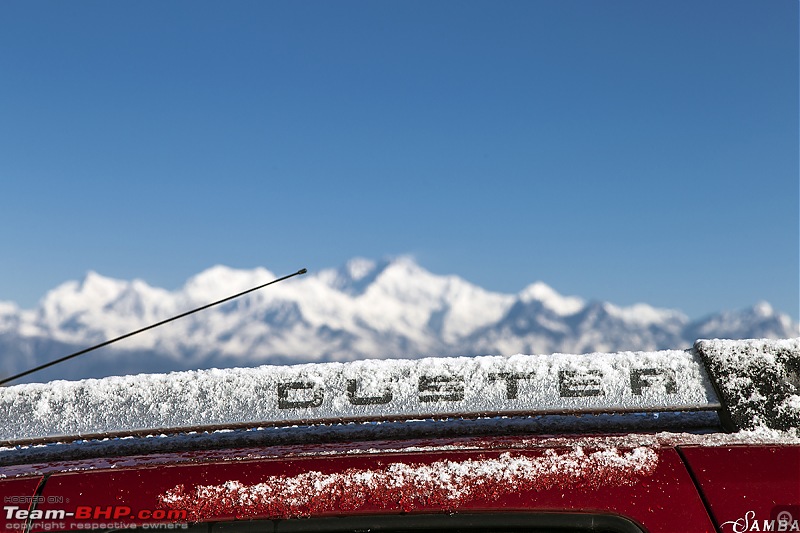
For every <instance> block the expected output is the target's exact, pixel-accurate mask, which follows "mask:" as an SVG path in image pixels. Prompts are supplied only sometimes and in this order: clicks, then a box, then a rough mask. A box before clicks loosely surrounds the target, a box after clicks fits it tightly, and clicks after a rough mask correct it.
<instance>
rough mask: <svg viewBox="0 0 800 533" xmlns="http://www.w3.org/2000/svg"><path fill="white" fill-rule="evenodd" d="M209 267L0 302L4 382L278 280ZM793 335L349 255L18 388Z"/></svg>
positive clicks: (739, 316)
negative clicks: (224, 370) (178, 277)
mask: <svg viewBox="0 0 800 533" xmlns="http://www.w3.org/2000/svg"><path fill="white" fill-rule="evenodd" d="M276 277H277V276H275V275H274V274H273V273H271V272H269V271H268V270H266V269H263V268H258V269H254V270H236V269H231V268H228V267H224V266H215V267H213V268H210V269H208V270H206V271H204V272H201V273H200V274H198V275H196V276H194V277H193V278H191V279H189V281H188V282H187V283H186V284H185V285H184V286H183V287H182V288H181V289H179V290H177V291H167V290H164V289H160V288H156V287H151V286H149V285H148V284H146V283H144V282H143V281H140V280H134V281H122V280H115V279H110V278H106V277H103V276H101V275H99V274H96V273H94V272H90V273H89V274H87V276H86V277H85V278H84V279H83V280H82V281H80V282H78V281H70V282H67V283H64V284H62V285H61V286H59V287H57V288H55V289H53V290H52V291H50V292H49V293H48V294H47V295H46V296H45V297H44V298H43V299H42V301H41V302H40V304H39V306H38V307H37V308H36V309H33V310H21V309H19V308H18V306H16V305H15V304H13V303H10V302H0V376H4V375H9V374H12V373H16V372H20V371H22V370H25V369H27V368H31V367H33V366H36V365H39V364H42V363H44V362H48V361H50V360H52V359H55V358H57V357H60V356H63V355H66V354H68V353H71V352H73V351H76V350H78V349H81V348H85V347H88V346H91V345H93V344H97V343H100V342H102V341H105V340H108V339H111V338H115V337H118V336H120V335H123V334H126V333H128V332H130V331H133V330H135V329H138V328H142V327H145V326H148V325H150V324H153V323H155V322H158V321H160V320H164V319H166V318H169V317H171V316H174V315H177V314H179V313H182V312H185V311H188V310H190V309H193V308H196V307H199V306H201V305H205V304H208V303H210V302H213V301H216V300H219V299H222V298H224V297H227V296H229V295H231V294H235V293H237V292H240V291H244V290H247V289H250V288H252V287H255V286H258V285H261V284H263V283H266V282H267V281H270V280H271V279H274V278H276ZM797 335H798V325H797V324H795V323H793V322H792V321H791V320H790V318H789V317H788V316H787V315H782V314H779V313H776V312H775V311H773V310H772V308H771V307H770V306H769V304H766V303H759V304H757V305H755V306H754V307H752V308H750V309H745V310H742V311H736V312H723V313H719V314H715V315H712V316H709V317H706V318H704V319H702V320H697V321H691V320H689V319H688V318H687V317H686V316H685V315H684V314H683V313H681V312H679V311H675V310H666V309H657V308H654V307H651V306H649V305H646V304H637V305H634V306H631V307H618V306H615V305H612V304H610V303H606V302H591V301H590V302H587V301H584V300H582V299H580V298H577V297H573V296H562V295H560V294H559V293H557V292H556V291H555V290H553V289H552V288H550V287H548V286H547V285H546V284H544V283H542V282H536V283H534V284H532V285H530V286H528V287H527V288H525V289H524V290H523V291H521V292H520V293H519V294H500V293H494V292H490V291H487V290H484V289H482V288H481V287H478V286H476V285H473V284H471V283H469V282H467V281H465V280H463V279H461V278H459V277H457V276H439V275H435V274H432V273H430V272H428V271H426V270H425V269H423V268H421V267H420V266H419V265H417V264H416V263H415V262H414V261H413V260H412V259H410V258H398V259H390V260H388V259H387V260H383V261H371V260H367V259H353V260H351V261H349V262H348V263H347V264H346V265H344V266H343V267H341V268H339V269H328V270H322V271H320V272H317V273H311V274H307V275H305V276H300V277H297V278H294V279H292V280H289V281H286V282H283V283H279V284H276V285H273V286H270V287H269V288H267V289H264V290H262V291H257V292H254V293H251V294H249V295H247V296H245V297H242V298H239V299H236V300H233V301H231V302H228V303H226V304H223V305H221V306H219V307H215V308H212V309H209V310H207V311H203V312H201V313H197V314H194V315H191V316H188V317H186V318H182V319H180V320H177V321H175V322H171V323H169V324H167V325H165V326H162V327H160V328H156V329H153V330H150V331H148V332H146V333H143V334H141V335H137V336H134V337H131V338H129V339H126V340H124V341H121V342H120V343H117V344H115V345H114V346H113V347H108V348H103V349H101V350H98V351H96V352H93V353H91V354H87V355H85V356H83V357H82V358H77V359H74V360H72V361H69V362H66V363H64V364H62V365H59V366H56V367H51V368H50V369H48V370H46V371H43V372H41V373H38V374H35V375H32V376H30V378H28V379H26V380H21V382H24V381H43V380H49V379H57V378H66V379H77V378H83V377H99V376H105V375H114V374H129V373H138V372H163V371H169V370H185V369H190V368H210V367H214V366H226V367H227V366H253V365H259V364H265V363H295V362H298V363H299V362H313V361H345V360H352V359H361V358H388V357H403V358H413V357H421V356H433V355H441V356H454V355H483V354H508V355H510V354H516V353H526V354H537V353H554V352H567V353H586V352H593V351H621V350H656V349H665V348H685V347H689V346H691V345H692V343H693V342H694V341H695V340H696V339H698V338H715V337H721V338H733V339H736V338H785V337H795V336H797Z"/></svg>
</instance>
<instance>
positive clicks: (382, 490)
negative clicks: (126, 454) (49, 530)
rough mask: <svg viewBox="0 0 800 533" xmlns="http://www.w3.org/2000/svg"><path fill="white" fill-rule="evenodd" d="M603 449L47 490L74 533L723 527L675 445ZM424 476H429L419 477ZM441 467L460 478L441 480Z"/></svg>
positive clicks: (433, 456)
mask: <svg viewBox="0 0 800 533" xmlns="http://www.w3.org/2000/svg"><path fill="white" fill-rule="evenodd" d="M565 440H568V439H565ZM582 442H585V439H583V441H582ZM599 452H601V450H598V449H591V448H589V447H586V448H581V449H578V448H576V447H568V446H561V447H550V448H542V447H539V448H536V447H531V448H529V449H520V448H519V447H504V446H498V447H493V448H492V449H483V450H480V449H472V450H449V449H445V450H442V449H439V450H437V451H434V450H428V451H417V452H414V453H409V452H398V451H382V452H381V451H376V452H374V453H369V454H350V455H348V454H325V455H311V456H307V457H281V458H278V457H272V458H269V457H267V458H260V459H245V460H239V461H236V460H231V459H232V458H231V457H230V456H229V457H227V459H226V460H225V461H219V459H217V462H211V463H208V462H201V463H195V464H193V463H185V462H183V463H176V464H170V463H163V464H160V465H152V466H148V467H133V468H126V467H123V468H118V469H101V470H95V471H84V472H74V473H68V472H67V473H55V474H53V475H51V476H50V478H49V479H48V481H47V483H46V486H45V490H44V492H43V495H44V496H45V497H52V498H53V499H55V500H58V499H59V498H63V499H66V498H69V501H70V503H71V505H72V507H73V508H72V510H73V512H76V514H77V515H79V516H76V517H73V518H72V519H71V522H70V521H67V523H66V525H65V530H74V529H75V528H77V525H73V524H78V523H82V524H83V525H85V524H87V523H106V524H108V523H111V524H112V525H116V526H119V525H120V524H143V523H149V522H154V521H161V520H162V519H161V518H160V517H162V516H163V517H164V518H163V520H164V521H173V522H174V521H178V522H180V521H181V518H180V516H178V515H173V516H172V519H171V520H170V518H169V516H168V515H167V514H166V513H169V512H170V511H178V512H183V511H185V512H186V519H188V520H191V521H194V520H202V521H220V520H231V519H250V518H278V517H281V518H285V517H290V516H335V515H342V514H393V513H401V512H414V513H416V512H426V513H430V512H493V513H497V512H512V511H551V512H552V511H562V512H597V513H610V514H617V515H622V516H625V517H628V518H630V519H631V520H633V521H635V522H637V523H639V524H642V525H643V526H644V527H645V528H646V530H647V531H650V532H653V533H655V532H676V531H680V532H684V533H693V532H709V533H710V532H713V531H714V527H713V525H712V524H711V522H710V520H709V518H708V516H707V513H706V510H705V508H704V506H703V504H702V501H701V499H700V497H699V494H698V492H697V490H696V488H695V486H694V484H693V482H692V480H691V477H690V476H689V474H688V473H687V471H686V468H685V466H684V464H683V462H682V460H681V458H680V456H679V455H678V453H677V452H676V451H675V450H674V449H672V448H669V447H664V448H647V449H639V451H634V450H631V449H619V450H616V449H614V450H611V451H609V450H606V452H605V454H603V453H599ZM593 454H596V455H593ZM616 457H618V458H619V459H616ZM642 458H643V459H644V461H643V463H642V464H639V463H638V462H637V460H638V459H642ZM202 460H203V459H202V458H201V457H199V456H196V457H195V461H202ZM497 465H500V467H501V468H502V470H501V474H500V475H499V477H498V474H497V472H496V471H493V470H492V468H490V467H495V466H497ZM520 465H522V467H520ZM637 465H638V466H637ZM518 468H522V470H515V469H518ZM526 468H527V470H525V469H526ZM420 472H424V473H425V475H424V476H422V477H420V475H419V473H420ZM437 472H450V474H452V475H454V476H455V477H451V478H446V477H437V476H436V473H437ZM370 476H372V477H373V479H372V481H373V482H372V483H369V482H368V481H369V479H368V478H370ZM431 476H433V477H431ZM376 479H377V483H374V481H375V480H376ZM448 483H449V484H448ZM376 487H377V488H376ZM198 496H199V497H198ZM48 506H50V507H48ZM51 507H52V508H55V507H54V506H51V505H50V504H48V503H47V502H42V504H41V505H40V509H42V510H46V509H48V508H51ZM78 508H80V511H77V509H78ZM156 511H158V513H156ZM142 513H143V514H142ZM87 516H88V517H87ZM153 517H158V518H159V520H153ZM184 520H185V519H184Z"/></svg>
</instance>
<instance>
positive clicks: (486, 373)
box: [0, 350, 718, 440]
mask: <svg viewBox="0 0 800 533" xmlns="http://www.w3.org/2000/svg"><path fill="white" fill-rule="evenodd" d="M717 404H718V401H717V399H716V397H715V394H714V392H713V387H712V385H711V383H710V381H709V379H708V376H707V375H706V372H705V369H704V367H703V365H702V363H701V362H700V359H699V357H698V356H697V354H696V353H695V352H693V351H677V350H672V351H660V352H622V353H615V354H586V355H565V354H554V355H515V356H511V357H500V356H486V357H474V358H467V357H459V358H428V359H417V360H366V361H355V362H350V363H325V364H306V365H296V366H262V367H258V368H240V369H227V370H216V369H214V370H204V371H190V372H176V373H171V374H142V375H138V376H122V377H110V378H104V379H87V380H82V381H75V382H69V381H53V382H50V383H44V384H40V383H34V384H26V385H17V386H12V387H7V388H1V389H0V419H2V420H3V421H4V423H3V424H2V427H0V439H5V440H19V439H34V438H40V437H52V436H63V435H72V436H77V435H86V434H97V433H125V432H131V431H142V430H159V429H165V428H188V427H198V426H204V427H208V426H211V427H220V426H234V425H250V426H266V425H270V424H292V423H298V424H302V423H308V422H313V421H323V420H325V421H339V420H370V419H372V420H388V419H404V418H429V417H435V416H446V415H453V416H459V415H468V416H469V415H471V416H486V415H505V414H528V413H570V412H572V413H579V412H620V411H636V412H640V411H659V410H672V409H674V410H685V409H692V408H713V407H715V406H716V405H717Z"/></svg>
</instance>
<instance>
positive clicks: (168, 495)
mask: <svg viewBox="0 0 800 533" xmlns="http://www.w3.org/2000/svg"><path fill="white" fill-rule="evenodd" d="M657 465H658V454H657V453H656V451H654V450H653V449H651V448H648V447H641V446H640V447H637V448H635V449H632V450H619V449H616V448H610V449H603V450H596V451H586V450H584V449H583V448H581V447H579V446H576V447H573V448H572V449H570V450H565V451H560V452H559V451H556V450H553V449H547V450H545V451H544V453H543V454H542V455H539V456H533V457H531V456H527V455H522V454H512V453H509V452H506V453H502V454H500V455H499V456H498V457H494V458H491V457H489V458H481V459H466V460H455V461H454V460H439V461H435V462H433V463H430V464H423V463H406V462H391V463H388V464H386V465H383V466H380V467H377V468H349V469H347V470H345V471H342V472H332V473H326V472H319V471H309V472H303V473H300V474H297V475H279V476H267V477H266V478H265V479H264V480H263V481H262V482H260V483H256V484H244V483H241V482H239V481H237V480H231V481H228V482H226V483H222V484H219V485H200V486H194V487H186V486H184V485H182V484H180V485H176V486H175V487H174V488H172V489H170V490H168V491H166V492H165V493H164V494H162V495H161V496H160V498H159V499H160V501H161V504H162V505H164V506H165V507H167V508H174V509H182V510H186V511H188V513H189V519H190V520H192V519H199V518H202V517H204V516H207V515H208V514H209V512H211V513H214V514H222V515H226V514H231V515H234V516H236V517H237V518H249V517H251V516H259V515H261V516H263V515H268V516H270V517H273V518H291V517H299V516H310V515H312V514H316V513H320V512H326V511H327V512H330V511H357V510H359V509H362V508H364V507H377V508H379V509H385V508H392V507H394V506H396V505H398V503H399V505H401V506H402V509H403V511H406V512H408V511H412V510H415V509H420V508H425V507H435V508H436V509H437V510H451V511H452V510H455V509H457V508H458V507H459V506H461V505H463V504H465V503H467V502H470V501H474V500H478V499H481V500H484V501H493V500H497V499H499V498H500V497H502V496H503V495H505V494H513V493H519V492H524V491H531V490H533V491H541V490H547V489H550V488H553V487H556V486H557V487H559V488H561V489H564V490H567V489H569V488H587V489H591V490H597V489H599V488H601V487H609V486H620V485H634V484H636V483H637V482H638V481H639V479H641V478H642V477H646V476H649V475H650V474H652V473H653V471H654V470H655V468H656V466H657Z"/></svg>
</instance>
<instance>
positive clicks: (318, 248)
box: [0, 0, 800, 319]
mask: <svg viewBox="0 0 800 533" xmlns="http://www.w3.org/2000/svg"><path fill="white" fill-rule="evenodd" d="M0 78H1V83H0V191H2V192H0V228H1V229H0V250H2V251H1V252H0V254H2V255H0V257H2V261H0V300H11V301H16V302H18V303H19V304H20V305H22V306H23V307H26V308H29V307H33V306H34V305H35V303H36V301H37V300H38V299H39V298H40V297H41V296H43V295H44V293H45V292H46V291H47V290H49V289H50V288H53V287H54V286H56V285H57V284H59V283H61V282H63V281H65V280H68V279H78V278H81V277H82V276H83V275H84V274H85V272H86V271H88V270H95V271H98V272H100V273H101V274H104V275H107V276H112V277H118V278H127V279H130V278H141V279H144V280H145V281H147V282H148V283H150V284H153V285H157V286H162V287H165V288H169V289H174V288H177V287H178V286H180V285H181V284H182V283H183V282H184V281H185V280H186V278H188V277H189V276H191V275H193V274H195V273H197V272H199V271H201V270H203V269H205V268H207V267H210V266H212V265H215V264H225V265H229V266H232V267H238V268H252V267H256V266H265V267H267V268H269V269H270V270H272V271H273V272H275V273H276V274H285V273H290V272H294V271H295V270H297V269H298V268H300V267H307V268H309V269H310V270H312V271H313V270H318V269H320V268H326V267H333V266H339V265H341V264H342V263H344V262H345V261H346V260H348V259H350V258H352V257H355V256H363V257H370V258H381V257H384V256H394V255H412V256H414V257H415V258H416V260H417V261H418V262H419V263H420V264H421V265H422V266H423V267H425V268H427V269H428V270H431V271H432V272H435V273H438V274H458V275H460V276H462V277H464V278H466V279H467V280H469V281H471V282H474V283H476V284H479V285H481V286H483V287H485V288H487V289H490V290H496V291H503V292H509V293H511V292H517V291H519V290H521V289H522V288H523V287H525V286H526V285H528V284H529V283H531V282H533V281H536V280H542V281H544V282H546V283H548V284H550V285H551V286H553V287H554V288H555V289H556V290H558V291H559V292H561V293H563V294H575V295H579V296H582V297H584V298H590V299H602V300H609V301H612V302H614V303H617V304H621V305H627V304H632V303H635V302H640V301H644V302H648V303H650V304H652V305H656V306H660V307H669V308H677V309H681V310H683V311H684V312H686V313H687V314H689V315H690V316H692V317H699V316H702V315H704V314H707V313H710V312H712V311H716V310H721V309H737V308H742V307H746V306H749V305H752V304H754V303H756V302H757V301H759V300H767V301H769V302H771V303H772V304H773V305H774V306H775V307H776V308H777V309H779V310H781V311H783V312H787V313H789V314H791V315H792V316H793V317H794V318H795V319H796V318H797V317H798V278H799V277H800V275H799V274H798V246H799V238H798V228H799V227H800V217H799V216H798V205H799V204H800V199H799V197H800V193H799V192H798V3H797V2H796V1H795V0H772V1H770V2H751V1H746V2H744V1H736V0H734V1H729V0H724V1H723V0H719V1H711V0H699V1H688V0H684V1H674V0H670V1H666V0H663V1H651V2H642V1H641V0H630V1H627V0H607V1H588V0H585V1H577V0H552V1H544V0H541V1H534V0H531V1H524V2H516V1H505V2H490V1H458V2H456V1H438V2H436V1H434V2H431V1H403V2H399V1H387V2H373V1H364V2H352V1H338V2H315V1H311V2H260V1H235V2H207V1H202V0H199V1H198V0H192V1H169V2H163V1H139V2H99V1H97V2H95V1H79V2H63V1H53V2H47V1H38V2H3V3H2V4H0Z"/></svg>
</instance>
